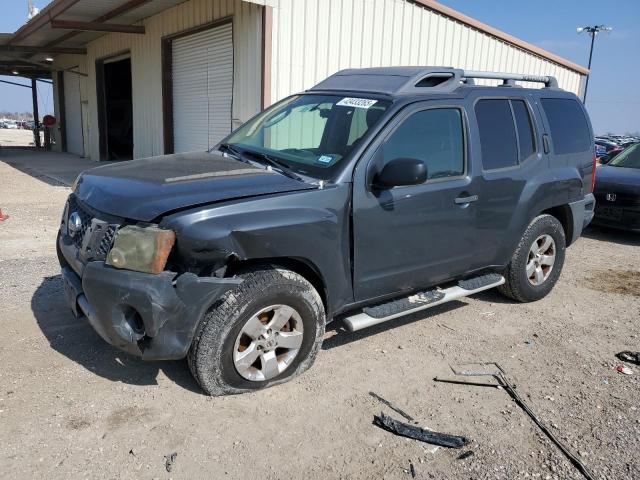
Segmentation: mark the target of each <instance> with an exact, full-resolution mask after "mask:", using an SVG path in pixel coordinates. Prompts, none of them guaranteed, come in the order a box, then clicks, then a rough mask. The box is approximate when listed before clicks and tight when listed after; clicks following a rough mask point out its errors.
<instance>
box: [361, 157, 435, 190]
mask: <svg viewBox="0 0 640 480" xmlns="http://www.w3.org/2000/svg"><path fill="white" fill-rule="evenodd" d="M426 181H427V165H426V164H425V163H424V162H423V161H422V160H418V159H417V158H395V159H393V160H391V161H390V162H389V163H387V164H386V165H385V166H384V167H383V168H382V171H381V172H380V173H378V174H377V175H376V176H375V177H374V179H373V186H374V187H375V188H392V187H401V186H405V185H419V184H421V183H424V182H426Z"/></svg>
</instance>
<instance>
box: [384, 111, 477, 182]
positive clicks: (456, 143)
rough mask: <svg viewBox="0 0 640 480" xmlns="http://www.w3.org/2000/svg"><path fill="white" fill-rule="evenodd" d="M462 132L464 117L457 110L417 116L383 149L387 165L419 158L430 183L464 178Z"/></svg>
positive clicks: (404, 125)
mask: <svg viewBox="0 0 640 480" xmlns="http://www.w3.org/2000/svg"><path fill="white" fill-rule="evenodd" d="M462 128H463V127H462V114H461V112H460V110H459V109H457V108H434V109H429V110H422V111H420V112H416V113H414V114H412V115H411V116H410V117H408V118H406V119H405V120H404V121H403V123H402V124H401V125H400V126H399V127H398V128H397V129H396V130H395V131H394V132H393V133H392V134H391V136H390V137H389V138H387V140H386V142H385V143H384V145H383V146H382V157H383V165H385V164H387V163H388V162H390V161H391V160H393V159H395V158H415V159H418V160H422V161H424V162H425V164H426V165H427V175H428V178H429V179H436V178H446V177H458V176H460V175H463V174H464V140H463V132H462Z"/></svg>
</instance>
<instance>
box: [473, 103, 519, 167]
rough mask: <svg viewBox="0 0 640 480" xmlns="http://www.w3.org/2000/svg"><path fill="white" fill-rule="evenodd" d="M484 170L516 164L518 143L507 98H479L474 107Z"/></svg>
mask: <svg viewBox="0 0 640 480" xmlns="http://www.w3.org/2000/svg"><path fill="white" fill-rule="evenodd" d="M475 111H476V118H477V119H478V130H479V133H480V147H481V150H482V166H483V167H484V169H485V170H495V169H497V168H505V167H513V166H514V165H517V164H518V143H517V140H516V129H515V126H514V123H513V114H512V113H511V106H510V105H509V100H506V99H504V100H503V99H487V100H480V101H479V102H478V103H476V107H475Z"/></svg>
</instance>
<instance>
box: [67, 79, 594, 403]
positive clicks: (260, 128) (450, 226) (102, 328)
mask: <svg viewBox="0 0 640 480" xmlns="http://www.w3.org/2000/svg"><path fill="white" fill-rule="evenodd" d="M476 78H484V79H487V78H488V79H498V83H500V86H496V87H486V86H477V85H475V84H474V79H476ZM515 81H529V82H541V83H544V88H541V89H528V88H522V87H520V86H517V85H516V84H515ZM594 175H595V159H594V150H593V133H592V129H591V125H590V122H589V119H588V117H587V114H586V112H585V109H584V107H583V105H582V103H581V102H580V101H579V100H578V98H577V97H576V96H575V95H573V94H571V93H568V92H565V91H563V90H561V89H559V88H558V86H557V82H556V80H555V79H554V78H553V77H535V76H523V75H507V74H496V73H491V72H468V71H463V70H458V69H451V68H433V67H410V68H409V67H407V68H402V67H398V68H378V69H362V70H345V71H342V72H339V73H337V74H335V75H333V76H331V77H329V78H328V79H326V80H324V81H323V82H321V83H320V84H318V85H317V86H315V87H314V88H312V89H311V90H309V91H307V92H304V93H302V94H299V95H294V96H292V97H289V98H286V99H285V100H283V101H281V102H279V103H277V104H276V105H274V106H273V107H271V108H269V109H268V110H266V111H264V112H262V113H260V114H259V115H257V116H256V117H255V118H253V119H252V120H250V121H249V122H247V123H246V124H245V125H243V126H242V127H240V128H239V129H238V130H236V131H235V132H233V133H232V134H231V135H230V136H229V137H227V138H226V139H225V140H223V141H222V142H221V143H220V144H219V145H218V146H217V147H216V148H215V149H214V150H212V151H210V152H200V153H181V154H175V155H167V156H162V157H156V158H148V159H142V160H135V161H131V162H126V163H120V164H117V165H107V166H102V167H98V168H95V169H93V170H89V171H87V172H85V173H83V174H82V175H81V176H80V177H79V178H78V180H77V181H76V184H75V185H74V189H73V193H72V194H71V195H70V197H69V199H68V202H67V204H66V207H65V211H64V215H63V219H62V225H61V228H60V232H59V235H58V241H57V248H58V255H59V259H60V263H61V265H62V278H63V281H64V286H65V292H66V296H67V299H68V302H69V305H70V306H71V309H72V310H73V312H74V313H75V314H76V315H77V316H78V317H86V318H87V319H88V321H89V322H90V323H91V325H92V326H93V327H94V329H95V330H96V331H97V332H98V334H99V335H100V336H101V337H102V338H103V339H104V340H106V341H107V342H108V343H110V344H111V345H114V346H116V347H118V348H120V349H122V350H124V351H126V352H129V353H130V354H133V355H137V356H139V357H141V358H142V359H144V360H166V359H181V358H185V357H186V358H187V359H188V363H189V367H190V369H191V371H192V373H193V375H194V377H195V378H196V380H197V381H198V383H199V384H200V385H201V387H202V388H203V389H204V391H205V392H207V393H208V394H211V395H221V394H230V393H240V392H246V391H251V390H255V389H260V388H264V387H267V386H270V385H274V384H277V383H281V382H284V381H286V380H289V379H291V378H292V377H294V376H296V375H298V374H300V373H302V372H304V371H305V370H306V369H308V368H309V367H310V366H311V364H312V363H313V361H314V359H315V357H316V355H317V354H318V351H319V349H320V346H321V343H322V339H323V335H324V331H325V326H326V324H327V323H328V322H330V321H332V320H333V319H336V318H340V319H341V320H342V321H343V322H344V325H345V326H346V328H347V329H349V330H352V331H355V330H359V329H362V328H366V327H369V326H371V325H375V324H378V323H381V322H385V321H388V320H391V319H394V318H397V317H400V316H402V315H406V314H408V313H412V312H416V311H418V310H422V309H426V308H429V307H432V306H435V305H438V304H441V303H444V302H448V301H452V300H455V299H457V298H460V297H464V296H468V295H471V294H474V293H477V292H480V291H483V290H486V289H489V288H493V287H497V288H498V289H499V290H500V291H501V292H502V293H504V294H505V295H507V296H508V297H510V298H511V299H513V300H515V301H519V302H530V301H535V300H538V299H540V298H542V297H544V296H545V295H547V294H548V293H549V292H550V291H551V289H552V288H553V286H554V285H555V284H556V282H557V281H558V277H559V276H560V272H561V270H562V266H563V263H564V260H565V249H566V247H567V246H569V245H570V244H571V243H573V242H574V241H575V240H576V239H577V238H578V237H579V236H580V234H581V232H582V229H583V228H584V227H585V226H586V225H587V224H588V223H589V222H590V221H591V218H592V217H593V210H594V206H595V201H594V197H593V195H592V190H593V182H594Z"/></svg>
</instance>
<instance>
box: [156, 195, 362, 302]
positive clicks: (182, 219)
mask: <svg viewBox="0 0 640 480" xmlns="http://www.w3.org/2000/svg"><path fill="white" fill-rule="evenodd" d="M349 199H350V185H349V184H339V185H332V186H329V187H326V188H324V189H318V190H309V191H302V192H293V193H289V194H284V195H273V196H268V197H259V198H253V199H245V200H242V201H230V202H225V203H221V204H215V205H209V206H205V207H199V208H195V209H191V210H188V211H185V212H180V213H177V214H174V215H171V216H168V217H166V218H164V219H163V220H162V222H161V226H162V227H164V228H171V229H172V230H174V231H175V232H176V254H175V255H176V259H177V261H179V262H180V263H181V264H184V265H185V266H187V267H189V268H192V269H198V268H204V267H211V266H215V267H218V266H223V265H225V264H227V263H228V262H229V261H230V260H231V259H232V258H235V259H238V260H242V261H246V260H260V259H269V260H273V259H278V258H283V259H300V260H302V261H303V262H304V263H306V264H308V265H309V266H311V267H312V268H313V269H314V270H316V271H317V272H318V273H319V274H320V276H321V278H322V279H323V281H324V283H325V290H326V295H327V303H328V311H329V312H332V311H335V310H336V308H339V307H340V306H342V305H345V304H347V303H351V302H353V292H352V288H351V273H350V272H351V268H350V247H349V242H350V237H349V215H348V211H349V208H348V207H349Z"/></svg>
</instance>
